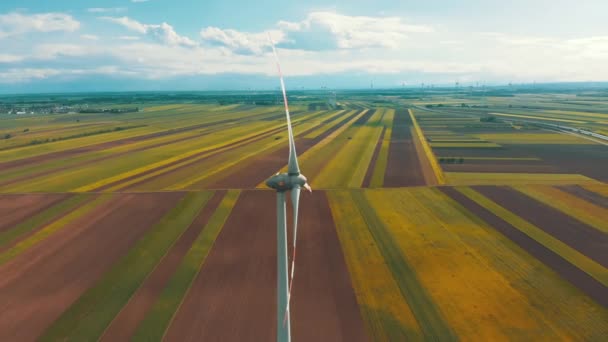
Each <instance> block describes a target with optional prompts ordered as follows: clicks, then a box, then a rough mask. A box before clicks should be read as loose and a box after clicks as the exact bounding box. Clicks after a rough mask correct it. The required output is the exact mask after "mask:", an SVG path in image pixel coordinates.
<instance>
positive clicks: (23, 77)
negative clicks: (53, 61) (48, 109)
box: [0, 68, 61, 83]
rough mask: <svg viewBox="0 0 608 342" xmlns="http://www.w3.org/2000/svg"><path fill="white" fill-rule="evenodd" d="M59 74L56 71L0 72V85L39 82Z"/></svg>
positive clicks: (23, 70)
mask: <svg viewBox="0 0 608 342" xmlns="http://www.w3.org/2000/svg"><path fill="white" fill-rule="evenodd" d="M59 74H61V71H59V70H56V69H34V68H23V69H8V70H5V71H0V83H21V82H27V81H33V80H40V79H45V78H49V77H52V76H56V75H59Z"/></svg>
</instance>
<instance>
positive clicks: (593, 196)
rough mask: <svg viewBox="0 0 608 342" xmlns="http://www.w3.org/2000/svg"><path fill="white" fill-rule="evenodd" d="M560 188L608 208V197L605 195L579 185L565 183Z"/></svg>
mask: <svg viewBox="0 0 608 342" xmlns="http://www.w3.org/2000/svg"><path fill="white" fill-rule="evenodd" d="M558 188H559V189H561V190H564V191H566V192H569V193H571V194H572V195H575V196H577V197H579V198H581V199H584V200H585V201H587V202H591V203H593V204H596V205H598V206H600V207H604V208H607V209H608V198H607V197H604V196H602V195H600V194H598V193H595V192H593V191H589V190H587V189H585V188H583V187H580V186H578V185H564V186H559V187H558ZM607 219H608V218H607Z"/></svg>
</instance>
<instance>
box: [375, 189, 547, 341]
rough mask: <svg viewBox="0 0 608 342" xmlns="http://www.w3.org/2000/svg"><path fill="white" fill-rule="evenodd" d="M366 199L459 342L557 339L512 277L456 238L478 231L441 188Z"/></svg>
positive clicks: (463, 238)
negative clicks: (465, 221) (540, 336)
mask: <svg viewBox="0 0 608 342" xmlns="http://www.w3.org/2000/svg"><path fill="white" fill-rule="evenodd" d="M365 194H366V196H367V199H368V201H369V203H370V204H371V205H372V207H373V208H374V209H375V210H376V211H377V213H378V215H379V216H380V217H381V218H382V220H383V221H384V222H390V223H391V224H390V225H387V228H388V229H389V230H390V233H391V235H392V236H393V238H394V240H395V241H396V243H397V244H398V245H399V247H400V249H401V251H402V253H403V254H404V255H405V257H406V258H407V260H408V261H409V263H410V265H411V266H412V267H413V268H415V270H416V274H417V276H418V279H420V282H421V284H422V285H423V286H424V288H425V289H426V290H427V291H428V293H429V294H430V295H431V296H432V298H433V299H434V301H435V303H436V304H437V306H438V307H439V309H440V310H441V312H442V313H443V314H444V317H445V319H446V321H447V322H448V323H449V325H450V327H451V328H452V329H453V330H454V331H455V332H456V333H457V335H458V337H459V338H460V339H462V340H482V341H500V340H507V339H515V340H522V339H523V340H525V339H529V338H530V337H532V336H534V333H535V332H536V331H544V332H545V333H544V335H545V336H547V337H550V338H552V339H554V340H555V339H557V338H556V337H554V336H553V330H554V329H552V328H550V327H548V324H547V322H545V321H544V320H543V319H542V318H539V316H542V315H541V312H538V311H537V309H536V308H534V307H532V306H531V305H530V303H529V300H528V298H526V297H524V296H522V294H521V293H519V291H517V290H515V289H514V288H513V286H512V285H511V282H512V281H513V280H514V277H513V274H512V273H508V274H501V273H499V272H497V270H496V269H494V268H492V267H490V266H489V265H488V263H487V260H485V259H484V257H483V256H482V255H481V254H480V253H478V252H477V251H476V250H475V247H477V246H476V245H469V244H468V243H467V242H468V241H467V240H468V239H469V236H463V235H462V234H459V233H460V232H459V233H457V232H456V231H457V230H458V229H459V228H460V229H462V231H464V232H466V233H468V234H472V235H474V236H477V234H479V232H478V230H479V228H478V227H476V226H473V225H471V224H469V225H468V226H466V224H465V225H463V222H462V219H463V215H462V212H460V211H459V210H458V208H457V207H455V206H454V205H453V204H452V202H451V201H450V200H449V199H447V198H446V197H445V196H443V195H442V194H441V193H440V192H439V191H438V190H437V188H421V187H418V188H407V189H399V190H397V191H366V193H365ZM463 226H464V227H463ZM462 231H461V232H462ZM493 248H495V247H493ZM504 257H506V258H508V255H505V256H504ZM471 303H474V305H471ZM505 303H509V305H505Z"/></svg>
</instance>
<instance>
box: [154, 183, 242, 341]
mask: <svg viewBox="0 0 608 342" xmlns="http://www.w3.org/2000/svg"><path fill="white" fill-rule="evenodd" d="M240 194H241V191H240V190H229V191H228V192H227V193H226V194H225V195H224V198H223V199H222V201H221V202H220V204H219V205H218V209H219V208H220V207H221V205H222V204H225V203H228V204H229V205H230V208H229V209H228V210H227V211H226V213H225V215H224V216H223V217H222V216H220V215H222V213H220V214H218V216H219V217H220V221H218V224H217V231H213V232H212V233H211V234H212V235H213V236H211V237H212V238H213V241H211V243H210V245H209V248H208V249H207V250H206V251H205V255H204V256H203V258H202V259H201V262H200V264H199V266H198V270H197V272H196V273H195V274H194V276H193V277H192V279H191V280H190V283H189V284H188V287H187V289H186V291H185V292H184V295H183V296H182V299H181V300H180V302H179V305H178V306H177V307H176V309H175V311H174V312H173V315H172V316H171V319H170V320H169V322H168V323H167V326H166V327H165V330H164V332H163V336H162V338H161V340H164V339H165V336H166V335H167V332H168V331H169V327H171V324H172V323H173V320H174V319H175V316H176V315H177V313H178V312H179V310H180V309H181V307H182V304H183V303H184V300H185V299H186V297H187V296H188V293H189V292H190V289H191V288H192V284H194V280H196V277H197V276H198V274H199V273H200V272H201V270H202V268H203V266H204V265H205V260H207V256H209V252H211V249H212V248H213V246H214V245H215V241H216V240H217V237H218V236H219V235H220V233H221V232H222V228H224V225H225V224H226V221H227V220H228V217H230V214H231V213H232V210H233V209H234V206H235V204H236V201H237V200H238V198H239V196H240ZM216 210H217V209H216ZM214 216H215V213H214V215H212V216H211V217H210V218H209V222H208V223H207V225H209V224H210V223H211V221H212V219H213V218H214ZM205 228H206V227H205ZM203 231H209V230H208V229H207V230H206V229H204V228H203ZM202 235H203V234H201V235H200V236H199V238H201V240H203V236H202ZM197 240H198V238H197ZM196 242H197V241H196V240H195V242H194V243H193V244H192V246H193V247H194V244H195V243H196ZM193 247H192V248H193ZM192 248H191V249H192ZM189 253H190V251H188V254H189ZM186 256H187V255H186ZM186 256H184V258H185V257H186ZM176 272H177V271H176Z"/></svg>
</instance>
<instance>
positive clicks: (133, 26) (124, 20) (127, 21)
mask: <svg viewBox="0 0 608 342" xmlns="http://www.w3.org/2000/svg"><path fill="white" fill-rule="evenodd" d="M99 19H102V20H107V21H109V22H112V23H115V24H119V25H122V26H124V27H126V28H128V29H129V30H131V31H135V32H139V33H142V34H143V33H146V31H147V25H144V24H142V23H140V22H139V21H137V20H133V19H131V18H129V17H120V18H116V17H100V18H99Z"/></svg>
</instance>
